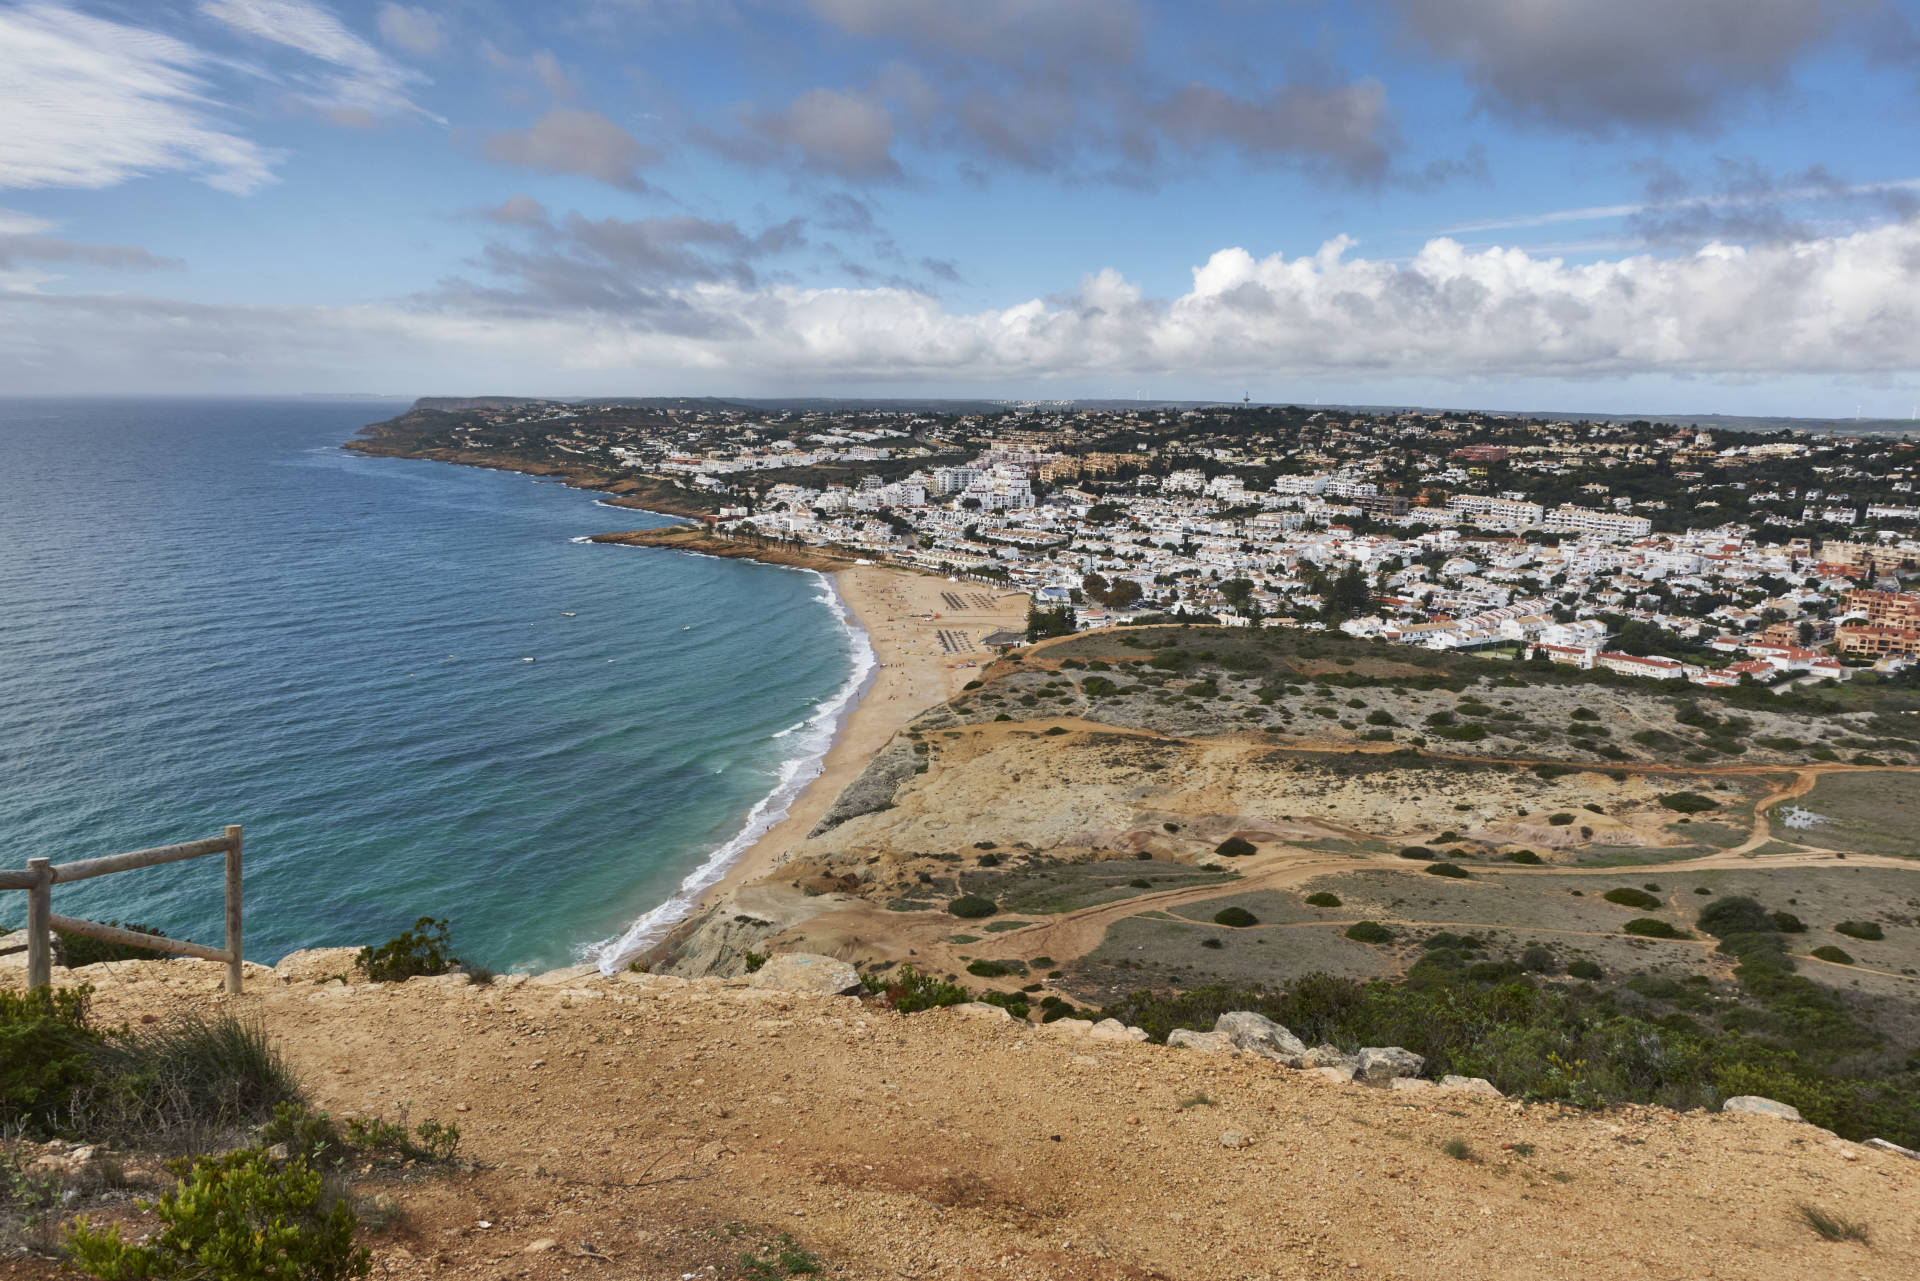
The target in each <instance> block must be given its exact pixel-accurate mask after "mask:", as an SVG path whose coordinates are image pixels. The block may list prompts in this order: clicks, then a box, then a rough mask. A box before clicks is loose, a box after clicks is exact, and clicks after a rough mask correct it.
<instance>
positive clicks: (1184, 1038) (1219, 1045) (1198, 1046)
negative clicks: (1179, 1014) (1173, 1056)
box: [1167, 1027, 1233, 1054]
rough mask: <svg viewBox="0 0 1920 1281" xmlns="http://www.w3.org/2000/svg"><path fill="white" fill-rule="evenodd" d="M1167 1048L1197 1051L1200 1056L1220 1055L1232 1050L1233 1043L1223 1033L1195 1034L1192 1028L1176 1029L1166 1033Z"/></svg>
mask: <svg viewBox="0 0 1920 1281" xmlns="http://www.w3.org/2000/svg"><path fill="white" fill-rule="evenodd" d="M1167 1048H1168V1049H1171V1050H1199V1051H1200V1052H1201V1053H1202V1054H1221V1053H1224V1052H1226V1051H1228V1050H1231V1049H1232V1048H1233V1042H1232V1041H1230V1040H1228V1039H1227V1035H1226V1033H1224V1032H1196V1031H1194V1030H1193V1029H1192V1028H1187V1027H1177V1028H1175V1029H1174V1030H1173V1031H1171V1032H1169V1033H1167Z"/></svg>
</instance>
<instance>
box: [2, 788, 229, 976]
mask: <svg viewBox="0 0 1920 1281" xmlns="http://www.w3.org/2000/svg"><path fill="white" fill-rule="evenodd" d="M208 854H225V855H226V856H227V945H226V947H225V948H211V947H203V946H202V945H200V944H198V943H189V942H187V941H186V940H184V939H170V938H164V937H162V936H161V935H158V934H142V933H141V932H140V931H138V930H123V929H119V928H116V927H115V926H112V925H102V924H101V923H100V922H98V921H83V920H79V919H77V918H75V917H71V916H56V915H54V911H53V887H54V886H56V885H64V884H66V883H67V882H68V881H84V880H87V879H89V878H91V877H95V876H107V875H110V874H112V873H114V872H130V871H132V870H133V869H135V868H138V867H157V866H159V865H160V864H162V863H178V862H180V861H181V860H182V859H189V858H201V857H204V856H205V855H208ZM0 890H25V891H26V892H27V986H28V987H30V988H32V987H44V986H46V985H48V984H50V983H52V982H53V931H55V930H60V931H63V932H65V933H68V934H79V935H82V936H84V937H86V938H91V939H100V940H101V941H103V942H107V943H124V944H128V945H130V946H132V947H144V948H147V949H149V950H150V951H154V952H173V953H176V954H178V955H180V956H197V957H199V958H201V959H202V960H206V961H224V962H225V963H226V966H227V991H229V992H232V993H235V994H238V993H239V991H240V829H239V828H238V827H237V826H236V827H229V828H228V829H227V830H226V835H224V836H214V837H209V838H208V839H206V840H204V841H188V842H187V843H186V844H184V845H162V846H161V847H160V848H159V849H152V850H135V851H133V852H132V853H131V854H109V855H106V856H105V857H104V858H88V859H81V860H80V861H79V862H77V863H62V864H60V865H59V866H57V867H56V866H54V865H53V864H52V863H50V862H48V861H47V860H46V859H44V858H33V859H28V860H27V866H26V868H25V869H24V870H20V869H0Z"/></svg>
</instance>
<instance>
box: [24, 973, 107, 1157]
mask: <svg viewBox="0 0 1920 1281" xmlns="http://www.w3.org/2000/svg"><path fill="white" fill-rule="evenodd" d="M92 996H93V989H92V988H91V987H84V986H82V987H74V988H63V989H60V990H58V991H56V990H54V989H52V988H45V987H39V988H34V989H33V990H32V991H29V992H13V991H7V990H4V989H0V1131H17V1130H19V1129H22V1128H24V1129H26V1130H27V1131H28V1132H30V1133H38V1134H46V1133H50V1132H52V1131H53V1130H55V1129H56V1128H58V1127H59V1125H60V1124H61V1122H62V1121H63V1120H64V1119H65V1117H66V1116H67V1113H68V1109H69V1107H70V1105H71V1103H72V1099H73V1092H74V1090H75V1089H76V1088H78V1087H80V1086H82V1085H84V1084H86V1083H87V1082H89V1081H91V1080H92V1079H93V1076H94V1054H95V1052H96V1051H97V1050H98V1048H99V1046H100V1044H101V1037H100V1034H99V1033H98V1032H96V1031H94V1030H93V1028H92V1027H91V1026H90V1025H89V1023H88V1021H87V1010H88V1006H89V1004H90V1002H91V1000H92Z"/></svg>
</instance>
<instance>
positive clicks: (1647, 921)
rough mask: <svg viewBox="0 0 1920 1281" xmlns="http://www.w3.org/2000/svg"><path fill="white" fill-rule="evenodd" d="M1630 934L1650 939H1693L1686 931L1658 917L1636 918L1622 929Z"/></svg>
mask: <svg viewBox="0 0 1920 1281" xmlns="http://www.w3.org/2000/svg"><path fill="white" fill-rule="evenodd" d="M1620 928H1621V929H1622V930H1623V931H1625V932H1626V933H1628V934H1637V935H1639V936H1640V937H1641V938H1648V939H1683V938H1689V937H1691V936H1690V935H1689V934H1688V933H1687V932H1686V931H1685V930H1682V929H1679V928H1677V927H1676V926H1673V925H1670V924H1668V923H1667V922H1665V921H1662V920H1660V919H1659V918H1657V917H1652V916H1636V917H1635V918H1634V919H1632V920H1631V921H1628V922H1627V923H1626V924H1625V925H1622V926H1621V927H1620Z"/></svg>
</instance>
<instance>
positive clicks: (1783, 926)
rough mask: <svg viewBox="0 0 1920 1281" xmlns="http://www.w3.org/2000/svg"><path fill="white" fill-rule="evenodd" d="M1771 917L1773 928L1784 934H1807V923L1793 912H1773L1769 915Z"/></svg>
mask: <svg viewBox="0 0 1920 1281" xmlns="http://www.w3.org/2000/svg"><path fill="white" fill-rule="evenodd" d="M1769 915H1770V916H1772V917H1773V928H1774V929H1776V930H1779V931H1780V932H1781V933H1782V934H1805V933H1806V932H1807V923H1806V922H1805V921H1803V920H1801V919H1800V918H1799V917H1797V916H1795V915H1794V914H1793V913H1792V912H1772V913H1769Z"/></svg>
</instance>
